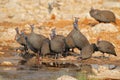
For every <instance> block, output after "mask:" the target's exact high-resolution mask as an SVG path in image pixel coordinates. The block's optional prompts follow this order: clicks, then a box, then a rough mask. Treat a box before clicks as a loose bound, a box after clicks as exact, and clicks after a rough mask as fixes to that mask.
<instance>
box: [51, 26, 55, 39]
mask: <svg viewBox="0 0 120 80" xmlns="http://www.w3.org/2000/svg"><path fill="white" fill-rule="evenodd" d="M55 36H56V28H54V29H52V30H51V34H50V37H51V39H52V38H54V37H55Z"/></svg>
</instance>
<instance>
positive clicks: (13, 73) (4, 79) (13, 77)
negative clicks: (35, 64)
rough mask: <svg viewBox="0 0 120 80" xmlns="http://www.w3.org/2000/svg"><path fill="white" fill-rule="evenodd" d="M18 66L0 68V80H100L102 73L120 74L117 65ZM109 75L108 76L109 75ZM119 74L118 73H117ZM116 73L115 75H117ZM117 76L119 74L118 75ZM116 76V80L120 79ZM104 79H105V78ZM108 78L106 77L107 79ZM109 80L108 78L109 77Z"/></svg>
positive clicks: (119, 68)
mask: <svg viewBox="0 0 120 80" xmlns="http://www.w3.org/2000/svg"><path fill="white" fill-rule="evenodd" d="M21 67H22V69H18V68H20V66H16V67H2V66H1V67H0V80H56V79H57V78H58V77H60V76H62V75H70V76H73V77H76V78H77V79H81V78H83V79H84V80H87V79H88V78H93V77H94V78H95V77H97V78H99V77H101V76H103V75H101V73H103V72H105V71H106V70H107V72H109V73H115V72H116V71H119V72H120V67H119V66H115V65H107V64H105V65H98V64H80V65H77V66H75V65H69V66H68V65H67V67H65V66H64V68H56V67H46V66H43V67H41V68H40V69H38V68H31V69H30V68H28V67H26V66H21ZM109 73H108V75H109ZM116 73H117V72H116ZM116 73H115V74H116ZM116 75H117V74H116ZM113 76H114V75H113ZM119 76H120V75H119V74H118V76H116V79H118V80H119V79H120V78H119ZM103 78H104V77H103ZM105 78H106V77H105ZM107 78H108V77H107Z"/></svg>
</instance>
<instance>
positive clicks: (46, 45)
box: [41, 38, 51, 57]
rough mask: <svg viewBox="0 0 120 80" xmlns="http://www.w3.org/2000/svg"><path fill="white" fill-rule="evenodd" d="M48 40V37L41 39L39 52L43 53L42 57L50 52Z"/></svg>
mask: <svg viewBox="0 0 120 80" xmlns="http://www.w3.org/2000/svg"><path fill="white" fill-rule="evenodd" d="M50 53H51V51H50V40H49V39H48V38H46V39H44V40H43V43H42V47H41V54H42V55H43V57H45V56H46V55H48V54H50Z"/></svg>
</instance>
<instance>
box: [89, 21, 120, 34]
mask: <svg viewBox="0 0 120 80" xmlns="http://www.w3.org/2000/svg"><path fill="white" fill-rule="evenodd" d="M91 30H92V32H93V33H95V34H96V33H100V32H117V31H118V29H117V27H116V26H115V25H113V24H111V23H107V24H105V23H99V24H97V25H95V26H94V27H92V29H91Z"/></svg>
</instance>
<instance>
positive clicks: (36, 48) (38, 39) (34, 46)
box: [25, 25, 46, 54]
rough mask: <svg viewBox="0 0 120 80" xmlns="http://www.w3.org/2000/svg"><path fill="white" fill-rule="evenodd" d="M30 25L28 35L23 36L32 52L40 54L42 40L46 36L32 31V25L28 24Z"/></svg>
mask: <svg viewBox="0 0 120 80" xmlns="http://www.w3.org/2000/svg"><path fill="white" fill-rule="evenodd" d="M30 27H31V33H30V34H29V35H28V36H25V40H26V43H27V47H28V48H29V49H31V50H32V51H33V52H35V53H38V54H40V52H41V46H42V43H43V40H45V39H46V37H45V36H43V35H41V34H36V33H34V31H33V30H34V25H30Z"/></svg>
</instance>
